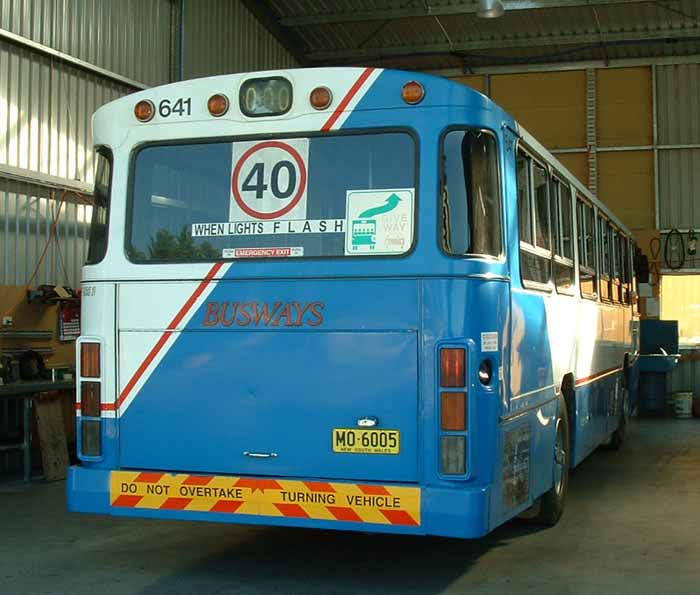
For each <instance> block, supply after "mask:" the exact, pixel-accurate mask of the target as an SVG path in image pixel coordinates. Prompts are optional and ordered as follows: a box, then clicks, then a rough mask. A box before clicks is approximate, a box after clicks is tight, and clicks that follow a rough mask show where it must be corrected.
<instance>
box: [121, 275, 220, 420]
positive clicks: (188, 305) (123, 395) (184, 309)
mask: <svg viewBox="0 0 700 595" xmlns="http://www.w3.org/2000/svg"><path fill="white" fill-rule="evenodd" d="M223 264H224V263H223V262H217V263H216V264H215V265H214V266H213V267H211V269H210V270H209V272H208V273H207V276H206V277H204V279H203V280H202V282H201V283H200V284H199V285H198V286H197V289H195V291H194V293H193V294H192V295H191V296H190V298H189V299H188V300H187V301H186V302H185V305H184V306H182V308H180V311H179V312H178V313H177V314H176V315H175V318H173V319H172V320H171V321H170V324H169V325H168V327H167V329H168V330H166V331H165V332H164V333H163V334H162V335H161V337H160V339H158V342H157V343H156V344H155V345H154V347H153V349H151V351H150V352H149V353H148V355H147V356H146V359H145V360H143V362H141V365H140V366H139V367H138V370H136V372H134V375H133V376H132V377H131V380H129V382H128V383H127V385H126V386H125V387H124V390H123V391H122V393H121V395H119V399H118V400H117V407H120V406H121V405H122V403H123V402H124V401H125V400H126V398H127V397H128V396H129V393H130V392H131V391H132V390H133V388H134V386H136V383H137V382H138V381H139V380H140V379H141V376H143V374H144V373H145V372H146V370H147V369H148V366H150V365H151V362H152V361H153V360H154V359H155V357H156V355H158V352H159V351H160V350H161V349H162V348H163V345H165V343H166V341H167V340H168V338H169V337H170V331H172V330H173V329H175V328H177V325H178V324H180V322H181V321H182V319H183V318H184V317H185V316H186V314H187V312H188V311H189V309H190V308H191V307H192V304H194V303H195V302H196V301H197V298H198V297H199V296H200V295H202V293H203V292H204V290H205V289H206V287H207V285H209V283H210V281H211V280H212V279H213V278H214V276H215V275H216V273H218V272H219V269H220V268H221V267H222V266H223Z"/></svg>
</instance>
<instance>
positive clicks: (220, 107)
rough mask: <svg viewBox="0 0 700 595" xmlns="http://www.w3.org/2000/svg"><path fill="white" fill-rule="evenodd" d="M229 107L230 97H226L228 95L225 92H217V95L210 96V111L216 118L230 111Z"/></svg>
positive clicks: (208, 102) (208, 105) (208, 106)
mask: <svg viewBox="0 0 700 595" xmlns="http://www.w3.org/2000/svg"><path fill="white" fill-rule="evenodd" d="M228 108H229V101H228V97H226V95H224V94H223V93H217V94H216V95H212V96H211V97H210V98H209V101H207V109H208V110H209V113H210V114H211V115H212V116H214V117H215V118H220V117H221V116H223V115H224V114H225V113H226V112H227V111H228Z"/></svg>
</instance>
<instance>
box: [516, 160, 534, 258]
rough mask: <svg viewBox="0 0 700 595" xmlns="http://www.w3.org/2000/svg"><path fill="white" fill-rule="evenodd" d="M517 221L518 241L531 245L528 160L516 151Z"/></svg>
mask: <svg viewBox="0 0 700 595" xmlns="http://www.w3.org/2000/svg"><path fill="white" fill-rule="evenodd" d="M517 170H518V216H519V217H518V220H519V222H520V224H519V227H520V241H521V242H525V243H527V244H532V213H531V212H530V208H531V206H530V158H529V157H528V156H527V155H525V154H524V153H522V152H520V151H518V163H517Z"/></svg>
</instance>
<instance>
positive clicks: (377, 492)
mask: <svg viewBox="0 0 700 595" xmlns="http://www.w3.org/2000/svg"><path fill="white" fill-rule="evenodd" d="M357 487H358V488H360V490H361V491H362V493H363V494H367V495H368V496H390V495H391V494H390V493H389V490H387V489H386V488H385V487H384V486H368V485H361V484H357Z"/></svg>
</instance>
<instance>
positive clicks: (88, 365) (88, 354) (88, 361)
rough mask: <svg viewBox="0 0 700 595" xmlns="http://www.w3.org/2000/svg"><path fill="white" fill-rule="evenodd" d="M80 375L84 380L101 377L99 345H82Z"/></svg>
mask: <svg viewBox="0 0 700 595" xmlns="http://www.w3.org/2000/svg"><path fill="white" fill-rule="evenodd" d="M80 375H81V376H82V377H83V378H99V377H100V344H99V343H82V344H81V345H80Z"/></svg>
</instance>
